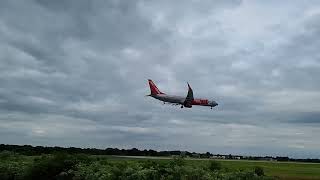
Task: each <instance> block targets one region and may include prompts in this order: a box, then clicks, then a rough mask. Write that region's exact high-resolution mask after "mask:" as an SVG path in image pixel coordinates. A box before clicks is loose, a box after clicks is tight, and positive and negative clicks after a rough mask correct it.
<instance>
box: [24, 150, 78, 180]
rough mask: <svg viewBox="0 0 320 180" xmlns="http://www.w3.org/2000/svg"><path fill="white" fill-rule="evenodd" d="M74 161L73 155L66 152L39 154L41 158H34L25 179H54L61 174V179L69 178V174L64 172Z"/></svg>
mask: <svg viewBox="0 0 320 180" xmlns="http://www.w3.org/2000/svg"><path fill="white" fill-rule="evenodd" d="M76 163H77V160H76V159H75V156H70V155H67V154H56V155H54V156H50V155H49V156H48V155H46V156H41V158H38V159H35V160H34V164H33V165H32V166H31V167H29V168H28V169H27V172H26V177H25V179H56V178H57V177H61V176H62V175H63V177H64V178H63V179H71V177H69V176H71V175H69V174H66V172H68V171H69V170H70V169H71V168H72V167H74V165H75V164H76ZM68 175H69V176H68ZM68 177H69V178H68Z"/></svg>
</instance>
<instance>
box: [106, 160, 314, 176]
mask: <svg viewBox="0 0 320 180" xmlns="http://www.w3.org/2000/svg"><path fill="white" fill-rule="evenodd" d="M101 157H104V158H107V159H109V160H114V161H119V160H127V161H143V160H147V159H148V158H146V159H140V158H139V159H138V158H131V157H117V156H101ZM152 160H154V161H163V162H165V161H168V159H161V158H158V159H154V158H152ZM216 161H219V162H221V164H222V166H223V167H225V168H228V169H230V170H249V169H253V168H254V167H256V166H260V167H262V168H263V169H264V172H265V174H266V175H268V176H275V177H279V178H280V179H294V180H298V179H301V180H316V179H318V180H320V164H317V163H299V162H276V161H249V160H216ZM205 163H208V160H207V159H203V160H201V159H188V161H187V164H196V165H197V166H198V165H199V166H201V165H203V164H205Z"/></svg>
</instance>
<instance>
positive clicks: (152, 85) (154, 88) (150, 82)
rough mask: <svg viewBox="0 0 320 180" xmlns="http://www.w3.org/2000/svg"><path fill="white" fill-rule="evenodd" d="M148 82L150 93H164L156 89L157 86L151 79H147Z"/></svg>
mask: <svg viewBox="0 0 320 180" xmlns="http://www.w3.org/2000/svg"><path fill="white" fill-rule="evenodd" d="M148 82H149V86H150V91H151V95H156V94H164V93H163V92H161V91H160V90H159V89H158V87H157V86H156V85H155V84H154V83H153V81H152V80H151V79H148Z"/></svg>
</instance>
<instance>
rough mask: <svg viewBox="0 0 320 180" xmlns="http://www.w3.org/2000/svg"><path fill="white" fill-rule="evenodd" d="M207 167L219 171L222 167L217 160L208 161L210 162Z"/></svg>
mask: <svg viewBox="0 0 320 180" xmlns="http://www.w3.org/2000/svg"><path fill="white" fill-rule="evenodd" d="M209 169H210V170H211V171H219V170H221V169H222V165H221V163H220V162H218V161H210V164H209Z"/></svg>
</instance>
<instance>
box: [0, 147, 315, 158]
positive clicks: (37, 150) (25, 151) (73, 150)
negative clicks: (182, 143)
mask: <svg viewBox="0 0 320 180" xmlns="http://www.w3.org/2000/svg"><path fill="white" fill-rule="evenodd" d="M1 151H11V152H15V153H19V154H22V155H27V156H36V155H41V154H54V153H68V154H87V155H119V156H160V157H168V156H184V157H196V158H210V157H212V156H213V154H211V153H210V152H206V153H195V152H188V151H155V150H152V149H149V150H147V149H144V150H139V149H137V148H132V149H118V148H106V149H97V148H77V147H58V146H55V147H46V146H31V145H8V144H0V152H1ZM219 156H224V157H225V159H234V157H241V159H247V160H266V159H269V160H275V161H296V162H313V163H320V159H309V158H308V159H295V158H289V157H280V156H277V157H271V156H266V157H259V156H249V157H243V156H234V155H231V154H229V155H219Z"/></svg>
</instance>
